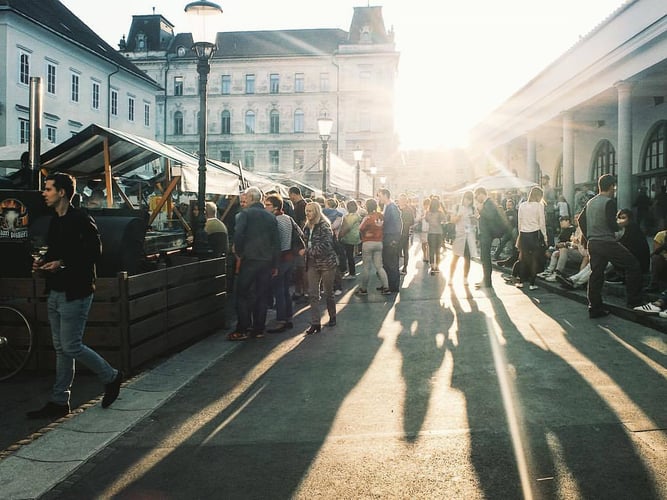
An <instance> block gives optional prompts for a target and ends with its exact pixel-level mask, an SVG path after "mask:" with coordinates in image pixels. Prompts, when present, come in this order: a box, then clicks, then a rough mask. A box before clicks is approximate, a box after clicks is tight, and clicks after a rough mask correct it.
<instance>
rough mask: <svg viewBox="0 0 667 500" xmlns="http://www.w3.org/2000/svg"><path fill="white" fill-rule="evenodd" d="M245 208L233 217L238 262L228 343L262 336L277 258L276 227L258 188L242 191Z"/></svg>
mask: <svg viewBox="0 0 667 500" xmlns="http://www.w3.org/2000/svg"><path fill="white" fill-rule="evenodd" d="M245 195H246V199H247V202H248V206H247V208H246V209H245V210H242V211H241V212H239V213H238V215H237V216H236V217H237V219H236V231H235V233H234V251H235V252H236V255H237V256H238V257H239V259H240V265H239V273H238V276H237V278H236V315H237V327H236V331H234V332H232V333H230V334H229V335H227V339H228V340H246V339H247V338H248V333H250V334H251V335H252V336H253V337H256V338H260V337H263V336H264V327H265V323H266V311H267V309H268V297H269V294H270V291H271V276H272V274H274V273H276V272H277V269H278V259H279V257H280V237H279V233H278V223H277V222H276V218H275V216H274V215H273V214H270V213H269V212H267V211H266V210H265V208H264V205H263V204H262V192H261V191H260V190H259V188H256V187H253V186H251V187H249V188H248V189H246V190H245Z"/></svg>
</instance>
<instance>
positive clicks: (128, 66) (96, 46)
mask: <svg viewBox="0 0 667 500" xmlns="http://www.w3.org/2000/svg"><path fill="white" fill-rule="evenodd" d="M7 10H10V11H14V12H15V13H16V14H18V15H20V16H22V17H24V18H25V19H27V20H29V21H31V22H33V23H35V24H38V25H40V26H41V27H42V28H43V29H45V30H47V31H51V32H53V33H56V34H57V35H59V36H61V37H63V38H65V39H66V40H68V41H69V42H71V43H73V44H75V45H78V46H80V47H82V48H83V49H84V50H87V51H89V52H92V53H94V54H95V55H97V56H98V57H100V58H102V59H104V60H106V61H108V62H110V63H111V64H114V65H117V66H120V67H121V68H123V69H124V70H126V71H127V72H129V73H131V74H133V75H134V76H136V77H138V78H140V79H142V80H144V81H146V82H148V83H150V84H152V85H154V86H156V87H158V88H159V85H158V83H157V82H155V81H154V80H153V79H151V78H150V77H149V76H148V75H146V74H145V73H144V72H143V71H142V70H140V69H139V68H138V67H137V66H135V65H134V64H133V63H132V62H131V61H129V60H127V59H126V58H125V57H123V56H122V55H121V54H119V53H118V51H116V50H115V49H114V48H113V47H111V46H110V45H109V44H108V43H106V42H105V41H104V40H102V38H100V37H99V36H98V35H97V34H96V33H95V32H94V31H93V30H92V29H90V28H89V27H88V26H87V25H86V24H85V23H84V22H83V21H81V20H80V19H79V18H78V17H76V16H75V15H74V14H73V13H72V12H71V11H70V10H69V9H68V8H67V7H65V6H64V5H63V4H62V3H60V2H59V1H58V0H0V12H1V11H7Z"/></svg>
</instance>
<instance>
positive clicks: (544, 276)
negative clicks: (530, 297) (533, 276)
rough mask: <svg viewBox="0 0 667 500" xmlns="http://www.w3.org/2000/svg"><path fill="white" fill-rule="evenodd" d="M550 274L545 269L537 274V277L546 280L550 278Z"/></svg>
mask: <svg viewBox="0 0 667 500" xmlns="http://www.w3.org/2000/svg"><path fill="white" fill-rule="evenodd" d="M552 274H553V273H552V272H551V271H549V270H548V269H547V270H546V271H542V272H541V273H537V276H539V277H540V278H546V277H547V276H551V275H552ZM554 279H555V278H554Z"/></svg>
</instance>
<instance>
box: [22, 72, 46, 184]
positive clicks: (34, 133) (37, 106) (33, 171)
mask: <svg viewBox="0 0 667 500" xmlns="http://www.w3.org/2000/svg"><path fill="white" fill-rule="evenodd" d="M29 99H30V125H29V127H30V137H29V138H28V141H29V142H28V151H29V153H28V154H29V164H30V188H31V189H37V190H39V189H40V181H39V168H40V161H39V155H40V153H41V151H40V149H41V146H42V79H41V78H40V77H38V76H31V77H30V96H29ZM21 168H25V166H24V165H22V166H21Z"/></svg>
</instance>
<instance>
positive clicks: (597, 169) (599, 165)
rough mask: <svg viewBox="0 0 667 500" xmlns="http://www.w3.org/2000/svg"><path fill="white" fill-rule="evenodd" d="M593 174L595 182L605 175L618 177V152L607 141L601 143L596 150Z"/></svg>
mask: <svg viewBox="0 0 667 500" xmlns="http://www.w3.org/2000/svg"><path fill="white" fill-rule="evenodd" d="M592 174H593V177H592V180H594V181H596V180H597V179H598V178H599V177H600V176H601V175H604V174H612V175H616V150H615V149H614V146H612V145H611V142H609V141H608V140H606V139H604V140H602V141H600V142H599V143H598V145H597V147H596V148H595V153H594V154H593V172H592Z"/></svg>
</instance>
